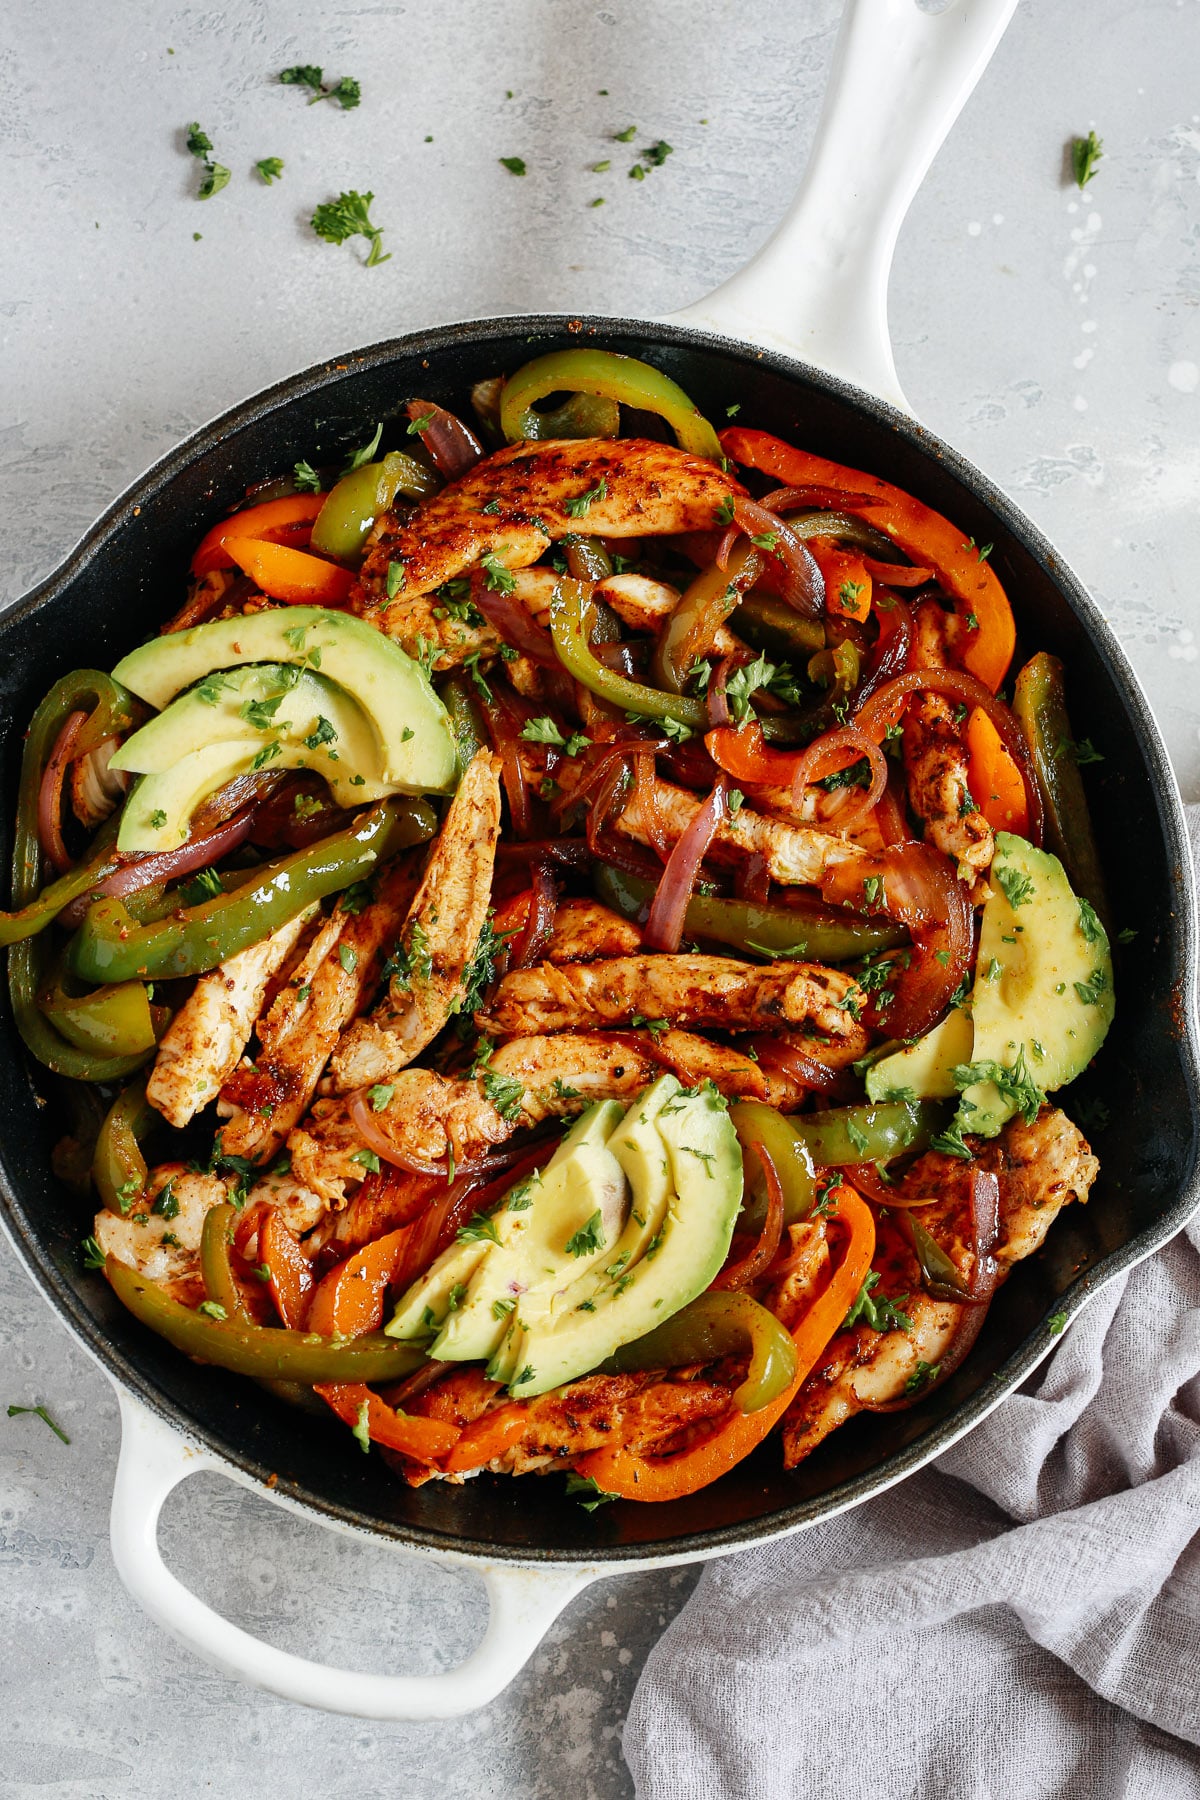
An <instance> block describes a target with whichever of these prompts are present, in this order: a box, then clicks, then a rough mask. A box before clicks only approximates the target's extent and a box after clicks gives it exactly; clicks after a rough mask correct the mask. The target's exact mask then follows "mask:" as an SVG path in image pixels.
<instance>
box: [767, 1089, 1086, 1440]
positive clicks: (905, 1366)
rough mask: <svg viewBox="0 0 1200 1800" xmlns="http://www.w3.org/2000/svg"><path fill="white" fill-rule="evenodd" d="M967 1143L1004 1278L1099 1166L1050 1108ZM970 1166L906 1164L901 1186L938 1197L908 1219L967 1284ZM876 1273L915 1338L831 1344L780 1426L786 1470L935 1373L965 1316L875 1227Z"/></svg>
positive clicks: (858, 1329)
mask: <svg viewBox="0 0 1200 1800" xmlns="http://www.w3.org/2000/svg"><path fill="white" fill-rule="evenodd" d="M969 1141H970V1143H971V1147H972V1149H973V1151H974V1155H975V1161H976V1163H977V1164H978V1165H979V1166H980V1167H983V1168H986V1169H991V1170H993V1171H994V1172H995V1173H996V1174H997V1175H998V1177H999V1181H1000V1235H999V1238H998V1241H997V1243H996V1245H995V1247H994V1249H993V1252H992V1254H993V1255H994V1257H995V1259H996V1261H997V1263H998V1264H999V1265H1000V1273H1001V1278H1002V1279H1003V1277H1004V1276H1005V1275H1006V1274H1007V1273H1008V1271H1009V1270H1010V1269H1011V1268H1012V1266H1013V1264H1014V1263H1016V1262H1019V1261H1020V1260H1021V1259H1022V1258H1023V1257H1026V1256H1032V1254H1033V1252H1034V1251H1035V1250H1037V1249H1038V1248H1039V1247H1040V1245H1041V1244H1042V1242H1043V1240H1044V1239H1045V1236H1046V1233H1047V1231H1049V1229H1050V1226H1051V1225H1052V1224H1053V1222H1054V1220H1055V1218H1056V1217H1057V1216H1058V1214H1059V1213H1060V1212H1061V1210H1062V1208H1063V1207H1064V1206H1066V1205H1068V1204H1069V1203H1070V1202H1071V1201H1072V1200H1079V1201H1086V1199H1087V1197H1088V1193H1089V1191H1090V1189H1091V1185H1092V1183H1093V1181H1094V1180H1095V1178H1096V1175H1097V1174H1098V1172H1099V1167H1100V1165H1099V1163H1098V1162H1097V1161H1096V1158H1095V1157H1094V1156H1093V1155H1092V1152H1091V1148H1090V1146H1089V1145H1088V1143H1087V1141H1086V1139H1085V1138H1084V1137H1083V1134H1082V1133H1081V1132H1080V1131H1079V1130H1078V1128H1077V1127H1076V1126H1075V1125H1073V1124H1072V1123H1071V1121H1070V1119H1068V1118H1067V1116H1066V1114H1065V1113H1062V1112H1059V1111H1058V1109H1057V1108H1054V1107H1048V1106H1047V1107H1043V1108H1042V1111H1041V1113H1040V1114H1039V1115H1038V1117H1037V1119H1036V1120H1035V1122H1034V1123H1033V1124H1032V1125H1026V1124H1025V1122H1024V1120H1023V1119H1020V1118H1017V1119H1014V1120H1013V1121H1012V1122H1011V1124H1009V1125H1007V1126H1006V1127H1005V1128H1004V1130H1003V1132H1002V1133H1001V1134H1000V1136H999V1138H996V1139H993V1140H992V1141H990V1142H983V1141H982V1140H979V1139H971V1140H969ZM971 1166H972V1165H971V1164H970V1163H966V1162H963V1161H961V1160H960V1159H959V1158H957V1157H951V1156H943V1155H941V1154H940V1153H938V1152H935V1151H930V1152H928V1153H927V1154H926V1155H925V1156H922V1157H921V1158H920V1159H919V1160H918V1162H916V1163H915V1164H914V1165H913V1167H912V1169H911V1170H910V1171H909V1173H908V1175H907V1176H906V1178H905V1184H904V1185H905V1190H906V1192H908V1193H910V1194H911V1193H913V1192H916V1191H920V1189H921V1188H922V1186H923V1185H925V1184H928V1186H929V1189H930V1192H931V1194H934V1195H936V1196H937V1198H936V1199H934V1200H933V1201H932V1202H931V1204H930V1205H929V1206H928V1207H921V1208H919V1209H917V1210H916V1211H915V1212H914V1215H913V1216H914V1218H916V1219H918V1220H919V1221H920V1222H921V1224H923V1225H924V1226H925V1228H926V1230H927V1231H929V1232H930V1234H931V1235H932V1236H933V1238H934V1239H935V1240H936V1242H937V1243H938V1244H939V1245H940V1247H941V1248H942V1249H943V1250H944V1251H945V1252H946V1254H947V1255H948V1256H949V1257H950V1258H951V1260H952V1261H953V1263H954V1264H955V1267H956V1268H957V1269H958V1270H959V1273H960V1274H961V1275H962V1276H963V1277H964V1279H969V1278H970V1275H971V1273H972V1265H973V1260H974V1259H973V1252H972V1250H971V1248H970V1228H969V1215H968V1211H967V1207H968V1204H969V1185H970V1180H971ZM874 1267H875V1269H876V1270H877V1271H878V1273H879V1275H880V1282H879V1286H878V1289H877V1293H878V1294H886V1295H887V1296H888V1297H889V1298H890V1299H892V1300H897V1299H898V1296H900V1295H904V1296H905V1298H904V1299H903V1301H902V1302H900V1306H901V1310H902V1311H903V1312H904V1314H905V1315H906V1316H907V1317H908V1318H909V1319H910V1320H911V1324H912V1329H911V1330H909V1331H905V1330H903V1329H898V1330H894V1331H883V1332H879V1331H874V1330H872V1329H871V1328H870V1327H869V1326H866V1325H858V1326H855V1327H854V1329H853V1330H852V1331H848V1332H840V1333H839V1334H838V1336H837V1337H835V1338H834V1340H833V1342H832V1343H831V1344H830V1346H829V1349H828V1350H827V1351H826V1353H825V1355H824V1357H823V1358H822V1360H821V1362H820V1363H819V1364H818V1366H817V1368H816V1370H815V1371H814V1372H813V1374H812V1375H811V1376H810V1377H809V1379H808V1381H806V1382H805V1384H804V1386H803V1387H802V1388H801V1390H800V1392H799V1393H798V1394H797V1396H796V1398H795V1400H794V1401H793V1402H792V1405H791V1406H790V1407H789V1409H788V1411H787V1413H786V1415H785V1417H784V1426H783V1442H784V1462H785V1464H786V1466H787V1467H788V1468H794V1467H795V1465H796V1464H797V1463H798V1462H799V1461H800V1460H801V1459H802V1458H803V1457H805V1456H807V1455H808V1454H809V1452H810V1451H811V1450H813V1449H815V1448H816V1446H817V1445H818V1444H819V1443H820V1442H821V1440H822V1439H823V1438H825V1437H827V1436H828V1435H829V1433H830V1432H831V1431H834V1430H836V1428H837V1427H838V1426H839V1425H841V1424H844V1422H845V1421H846V1420H847V1419H848V1418H851V1417H852V1416H853V1415H854V1414H855V1413H856V1412H859V1411H861V1409H862V1407H863V1405H864V1403H867V1402H873V1403H875V1404H881V1403H886V1402H888V1401H892V1400H898V1399H900V1398H901V1396H902V1395H903V1394H904V1392H905V1389H906V1386H907V1384H908V1383H909V1382H910V1381H914V1380H917V1381H919V1380H920V1379H921V1378H922V1375H923V1374H924V1373H925V1372H926V1371H929V1370H934V1369H936V1367H937V1364H938V1363H939V1361H940V1360H941V1358H942V1357H943V1356H944V1355H945V1354H946V1352H947V1350H948V1349H949V1348H950V1346H951V1344H952V1343H953V1341H954V1338H955V1336H956V1334H957V1332H958V1329H959V1326H960V1323H961V1321H962V1315H963V1311H964V1307H963V1306H962V1305H961V1304H960V1303H958V1302H956V1301H949V1300H935V1299H933V1298H931V1297H930V1296H929V1295H928V1294H926V1293H924V1292H922V1290H921V1285H920V1269H919V1267H918V1265H917V1261H916V1258H915V1257H914V1256H913V1254H912V1251H911V1250H910V1249H909V1247H908V1244H907V1242H906V1241H905V1240H904V1239H903V1238H901V1237H900V1235H899V1233H898V1232H897V1231H896V1230H895V1228H894V1227H892V1226H888V1225H887V1224H886V1223H885V1224H884V1225H883V1226H881V1228H880V1232H879V1239H878V1244H877V1249H876V1255H875V1258H874ZM922 1364H924V1365H925V1370H924V1371H923V1370H922V1368H921V1365H922Z"/></svg>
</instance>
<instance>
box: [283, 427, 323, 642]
mask: <svg viewBox="0 0 1200 1800" xmlns="http://www.w3.org/2000/svg"><path fill="white" fill-rule="evenodd" d="M292 477H293V481H294V483H295V486H296V488H297V490H298V491H299V492H300V493H302V494H319V493H320V491H321V477H320V476H319V475H318V474H317V471H316V470H315V469H314V468H313V466H312V464H311V463H310V462H304V461H303V460H301V461H300V462H298V463H295V464H293V467H292ZM306 630H307V626H304V625H298V626H297V627H296V629H295V631H285V632H284V634H283V635H284V637H285V638H287V639H289V641H290V640H291V639H292V638H293V637H295V636H296V634H297V632H298V633H299V635H300V637H301V638H303V636H304V633H305V631H306Z"/></svg>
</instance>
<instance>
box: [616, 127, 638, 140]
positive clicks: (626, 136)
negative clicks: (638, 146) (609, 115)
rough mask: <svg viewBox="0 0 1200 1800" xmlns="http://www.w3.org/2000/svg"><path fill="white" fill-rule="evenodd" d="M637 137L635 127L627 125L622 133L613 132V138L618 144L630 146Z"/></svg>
mask: <svg viewBox="0 0 1200 1800" xmlns="http://www.w3.org/2000/svg"><path fill="white" fill-rule="evenodd" d="M636 136H637V126H636V125H627V126H626V127H625V129H624V131H614V132H613V138H614V139H615V141H616V142H617V143H618V144H632V142H633V140H634V138H635V137H636Z"/></svg>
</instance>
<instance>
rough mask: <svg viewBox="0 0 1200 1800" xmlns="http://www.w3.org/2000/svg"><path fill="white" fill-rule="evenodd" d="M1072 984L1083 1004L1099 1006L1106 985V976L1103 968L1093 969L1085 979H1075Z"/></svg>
mask: <svg viewBox="0 0 1200 1800" xmlns="http://www.w3.org/2000/svg"><path fill="white" fill-rule="evenodd" d="M1073 986H1074V988H1075V992H1076V993H1077V994H1078V996H1079V998H1080V1000H1081V1001H1082V1002H1083V1004H1084V1006H1099V1004H1100V999H1101V996H1102V995H1103V993H1104V991H1105V989H1106V988H1107V987H1108V976H1107V975H1106V974H1105V973H1104V970H1103V969H1093V970H1092V972H1091V974H1090V975H1089V976H1088V978H1087V980H1086V981H1076V982H1075V983H1073Z"/></svg>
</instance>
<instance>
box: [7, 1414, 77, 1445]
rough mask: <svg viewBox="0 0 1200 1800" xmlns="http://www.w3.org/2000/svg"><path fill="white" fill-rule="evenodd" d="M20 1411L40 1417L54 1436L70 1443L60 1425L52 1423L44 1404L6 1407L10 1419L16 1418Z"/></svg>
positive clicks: (65, 1442)
mask: <svg viewBox="0 0 1200 1800" xmlns="http://www.w3.org/2000/svg"><path fill="white" fill-rule="evenodd" d="M22 1413H30V1414H32V1416H33V1417H34V1418H35V1419H40V1420H41V1421H42V1423H43V1425H48V1426H49V1427H50V1429H51V1431H52V1432H53V1433H54V1435H55V1437H56V1438H61V1439H62V1441H63V1443H64V1444H69V1443H70V1441H71V1440H70V1438H69V1437H68V1436H67V1434H66V1432H65V1431H64V1430H63V1428H62V1426H61V1425H56V1424H55V1423H54V1420H53V1419H52V1418H51V1417H50V1414H49V1413H48V1412H47V1411H46V1408H45V1407H44V1406H10V1407H9V1409H8V1416H9V1418H10V1419H17V1418H19V1417H20V1416H21V1414H22Z"/></svg>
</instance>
